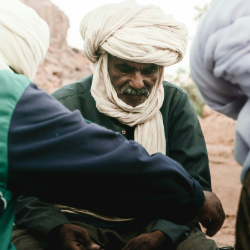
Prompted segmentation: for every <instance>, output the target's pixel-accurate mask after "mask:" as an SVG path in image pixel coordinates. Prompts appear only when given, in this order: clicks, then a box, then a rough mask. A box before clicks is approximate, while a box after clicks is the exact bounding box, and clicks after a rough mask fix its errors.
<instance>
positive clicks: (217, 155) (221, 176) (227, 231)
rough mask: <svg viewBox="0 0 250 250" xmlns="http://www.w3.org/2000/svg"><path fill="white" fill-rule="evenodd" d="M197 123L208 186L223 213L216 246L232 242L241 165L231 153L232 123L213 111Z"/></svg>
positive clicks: (233, 132) (233, 124)
mask: <svg viewBox="0 0 250 250" xmlns="http://www.w3.org/2000/svg"><path fill="white" fill-rule="evenodd" d="M205 115H206V114H205ZM200 123H201V127H202V130H203V133H204V136H205V140H206V143H207V150H208V155H209V162H210V171H211V179H212V189H213V192H215V193H216V194H217V196H218V197H219V198H220V200H221V202H222V205H223V207H224V210H225V213H226V220H225V222H224V225H223V227H222V229H221V230H220V231H219V232H218V233H217V234H216V235H215V236H214V237H213V239H214V240H215V241H216V243H217V244H218V246H219V247H222V246H229V245H230V246H234V243H235V222H236V213H237V207H238V202H239V196H240V191H241V182H240V173H241V166H240V165H239V164H238V163H237V162H236V161H235V159H234V156H233V145H234V137H235V136H234V135H235V125H236V123H235V121H234V120H232V119H230V118H227V117H226V116H224V115H220V114H218V113H215V112H210V114H209V116H207V117H206V118H204V119H200Z"/></svg>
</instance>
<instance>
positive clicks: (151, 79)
mask: <svg viewBox="0 0 250 250" xmlns="http://www.w3.org/2000/svg"><path fill="white" fill-rule="evenodd" d="M108 71H109V75H110V79H111V82H112V84H113V86H114V89H115V91H116V93H117V95H118V97H119V98H120V99H121V100H122V101H123V102H125V103H126V104H128V105H130V106H132V107H136V106H138V105H140V104H142V103H143V102H145V101H146V99H147V98H148V95H131V94H127V93H122V92H123V91H122V90H123V89H124V88H128V87H132V88H133V89H134V90H141V89H142V88H146V89H147V90H148V93H149V94H150V93H151V91H152V88H153V86H154V85H155V83H156V81H157V79H158V78H159V77H160V67H159V66H158V65H156V64H152V63H151V64H150V63H136V62H131V61H127V60H123V59H120V58H118V57H115V56H112V55H110V54H109V58H108Z"/></svg>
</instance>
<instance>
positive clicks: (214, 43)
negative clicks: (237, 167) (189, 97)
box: [191, 0, 250, 181]
mask: <svg viewBox="0 0 250 250" xmlns="http://www.w3.org/2000/svg"><path fill="white" fill-rule="evenodd" d="M249 24H250V1H249V0H215V1H213V3H212V6H211V8H210V10H209V11H208V12H207V13H206V14H205V15H204V16H203V17H202V19H201V22H200V25H199V27H198V31H197V34H196V37H195V40H194V42H193V45H192V50H191V73H192V77H193V79H194V81H195V83H196V84H197V86H198V88H199V90H200V93H201V95H202V97H203V99H204V101H205V102H206V103H207V104H208V105H209V106H210V107H212V108H213V109H215V110H217V111H218V112H221V113H223V114H225V115H227V116H229V117H232V118H234V119H237V120H238V122H237V128H236V143H235V150H234V153H235V158H236V159H237V161H238V162H239V163H240V164H241V165H243V171H242V181H243V179H244V176H245V173H246V171H247V170H248V169H249V168H250V29H249Z"/></svg>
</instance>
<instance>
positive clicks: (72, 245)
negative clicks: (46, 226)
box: [63, 242, 82, 250]
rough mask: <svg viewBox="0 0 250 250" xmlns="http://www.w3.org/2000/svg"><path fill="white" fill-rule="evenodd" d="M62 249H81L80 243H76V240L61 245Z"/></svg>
mask: <svg viewBox="0 0 250 250" xmlns="http://www.w3.org/2000/svg"><path fill="white" fill-rule="evenodd" d="M63 250H82V247H81V244H76V242H69V243H68V244H64V245H63Z"/></svg>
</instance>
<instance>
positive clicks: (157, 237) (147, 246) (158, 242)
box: [122, 230, 165, 250]
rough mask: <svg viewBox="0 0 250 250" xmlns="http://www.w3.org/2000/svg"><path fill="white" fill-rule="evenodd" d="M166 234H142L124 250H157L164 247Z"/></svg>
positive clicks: (160, 232)
mask: <svg viewBox="0 0 250 250" xmlns="http://www.w3.org/2000/svg"><path fill="white" fill-rule="evenodd" d="M164 241H165V234H164V233H163V232H162V231H160V230H156V231H154V232H152V233H146V234H141V235H139V236H138V237H136V238H134V239H132V240H130V241H129V242H128V244H127V245H126V246H125V247H124V248H123V249H122V250H157V249H160V247H161V246H162V245H163V243H164Z"/></svg>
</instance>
